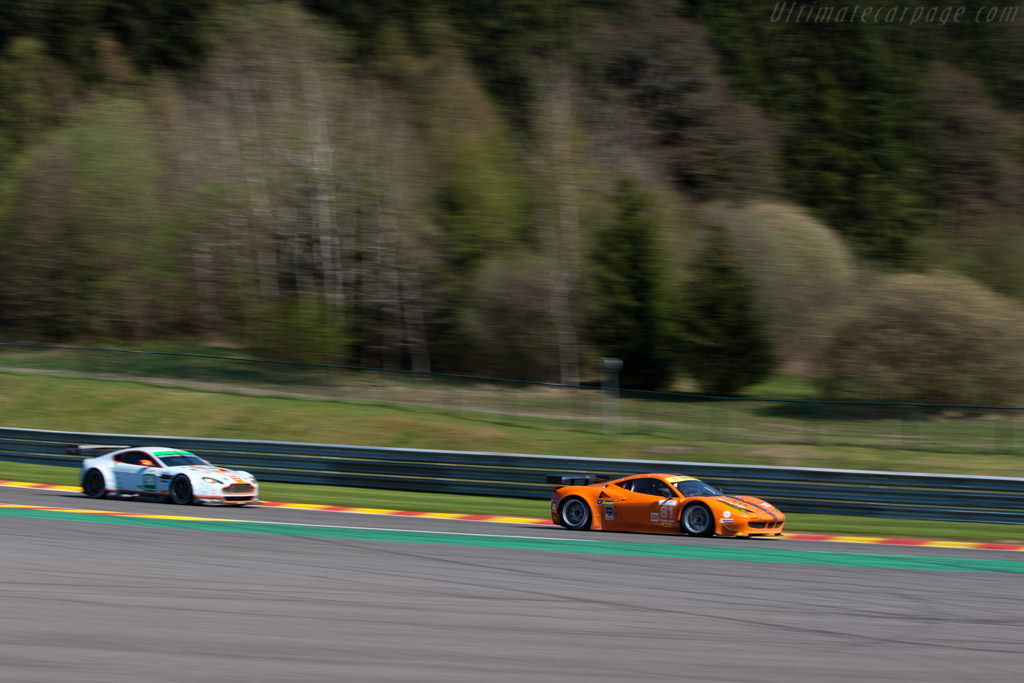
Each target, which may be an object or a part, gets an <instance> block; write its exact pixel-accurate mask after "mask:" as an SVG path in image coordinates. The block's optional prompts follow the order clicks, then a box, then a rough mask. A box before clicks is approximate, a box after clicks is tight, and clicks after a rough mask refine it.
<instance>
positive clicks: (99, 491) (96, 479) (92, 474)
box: [82, 469, 107, 498]
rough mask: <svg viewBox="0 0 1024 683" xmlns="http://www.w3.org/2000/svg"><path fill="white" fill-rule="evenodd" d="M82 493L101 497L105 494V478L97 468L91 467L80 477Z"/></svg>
mask: <svg viewBox="0 0 1024 683" xmlns="http://www.w3.org/2000/svg"><path fill="white" fill-rule="evenodd" d="M82 493H84V494H85V495H87V496H89V497H90V498H102V497H103V496H105V495H107V480H106V479H104V477H103V473H102V472H100V471H99V470H97V469H91V470H89V471H88V472H86V473H85V477H83V478H82Z"/></svg>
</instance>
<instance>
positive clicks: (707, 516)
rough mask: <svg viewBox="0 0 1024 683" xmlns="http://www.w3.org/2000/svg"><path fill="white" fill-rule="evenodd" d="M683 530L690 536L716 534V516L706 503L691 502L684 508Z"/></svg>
mask: <svg viewBox="0 0 1024 683" xmlns="http://www.w3.org/2000/svg"><path fill="white" fill-rule="evenodd" d="M683 531H684V532H686V533H687V534H689V535H690V536H714V535H715V518H714V515H712V514H711V508H709V507H708V506H707V505H705V504H704V503H691V504H690V505H687V506H686V508H685V509H684V510H683Z"/></svg>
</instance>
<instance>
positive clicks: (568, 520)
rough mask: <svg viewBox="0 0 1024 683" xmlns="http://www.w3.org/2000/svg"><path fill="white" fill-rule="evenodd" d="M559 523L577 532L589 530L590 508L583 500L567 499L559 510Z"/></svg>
mask: <svg viewBox="0 0 1024 683" xmlns="http://www.w3.org/2000/svg"><path fill="white" fill-rule="evenodd" d="M558 523H559V524H561V525H562V526H564V527H565V528H566V529H573V530H576V531H580V530H583V529H589V528H590V506H589V505H587V503H586V501H585V500H583V499H582V498H577V497H575V496H573V497H571V498H566V499H565V500H564V501H563V502H562V506H561V507H560V508H559V509H558Z"/></svg>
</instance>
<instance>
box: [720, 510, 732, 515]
mask: <svg viewBox="0 0 1024 683" xmlns="http://www.w3.org/2000/svg"><path fill="white" fill-rule="evenodd" d="M722 516H723V517H732V513H731V512H729V511H728V510H726V511H725V512H723V513H722Z"/></svg>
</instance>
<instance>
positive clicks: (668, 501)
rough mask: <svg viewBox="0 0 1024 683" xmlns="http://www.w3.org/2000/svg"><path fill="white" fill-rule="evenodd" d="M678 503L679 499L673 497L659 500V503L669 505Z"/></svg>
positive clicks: (672, 505) (673, 505)
mask: <svg viewBox="0 0 1024 683" xmlns="http://www.w3.org/2000/svg"><path fill="white" fill-rule="evenodd" d="M678 504H679V501H678V500H673V499H671V498H662V499H661V500H659V501H658V505H667V506H669V507H675V506H676V505H678Z"/></svg>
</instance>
